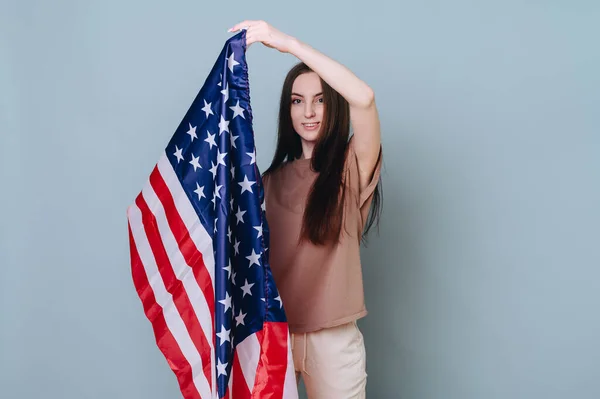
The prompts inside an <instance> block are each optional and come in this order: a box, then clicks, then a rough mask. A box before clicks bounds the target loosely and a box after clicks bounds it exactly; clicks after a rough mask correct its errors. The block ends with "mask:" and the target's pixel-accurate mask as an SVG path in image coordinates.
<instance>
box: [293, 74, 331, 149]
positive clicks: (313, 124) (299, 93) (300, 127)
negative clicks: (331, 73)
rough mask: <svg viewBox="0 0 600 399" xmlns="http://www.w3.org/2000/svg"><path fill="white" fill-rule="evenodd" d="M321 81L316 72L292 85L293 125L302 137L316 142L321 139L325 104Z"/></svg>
mask: <svg viewBox="0 0 600 399" xmlns="http://www.w3.org/2000/svg"><path fill="white" fill-rule="evenodd" d="M323 101H324V99H323V93H322V87H321V80H320V79H319V75H317V74H316V73H315V72H308V73H303V74H301V75H300V76H298V77H297V78H296V80H295V81H294V84H293V85H292V105H291V107H290V108H291V115H292V125H293V126H294V130H296V132H297V133H298V134H299V135H300V137H301V138H302V139H303V140H304V141H307V142H314V141H316V140H317V137H319V132H320V130H321V125H322V123H321V122H322V121H323V113H324V109H325V107H324V104H323Z"/></svg>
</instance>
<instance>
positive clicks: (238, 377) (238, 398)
mask: <svg viewBox="0 0 600 399" xmlns="http://www.w3.org/2000/svg"><path fill="white" fill-rule="evenodd" d="M231 378H233V384H232V388H231V397H232V398H235V399H250V389H248V383H247V382H246V378H245V377H244V373H243V372H242V366H241V364H240V360H239V358H238V356H237V353H235V354H234V355H233V367H232V368H231Z"/></svg>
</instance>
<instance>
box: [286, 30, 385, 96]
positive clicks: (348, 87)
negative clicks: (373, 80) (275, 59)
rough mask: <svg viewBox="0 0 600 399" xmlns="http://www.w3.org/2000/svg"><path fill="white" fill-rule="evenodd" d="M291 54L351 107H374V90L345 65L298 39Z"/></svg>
mask: <svg viewBox="0 0 600 399" xmlns="http://www.w3.org/2000/svg"><path fill="white" fill-rule="evenodd" d="M290 54H292V55H294V56H296V57H297V58H298V59H300V61H302V62H304V63H305V64H306V65H307V66H308V67H309V68H311V69H312V70H313V71H315V72H316V73H317V74H318V75H319V76H320V77H321V78H322V79H323V80H324V81H325V82H327V84H328V85H329V86H331V87H332V88H333V89H334V90H336V91H337V92H338V93H340V95H341V96H342V97H344V98H345V99H346V101H348V103H349V104H350V106H352V107H361V108H366V107H369V106H371V105H372V103H373V100H374V94H373V90H372V89H371V88H370V87H369V86H368V85H367V84H366V83H365V82H363V81H362V80H361V79H359V78H358V77H357V76H356V75H355V74H354V73H352V71H350V70H349V69H348V68H347V67H345V66H344V65H342V64H340V63H339V62H337V61H335V60H333V59H331V58H330V57H328V56H326V55H325V54H323V53H321V52H319V51H317V50H316V49H314V48H312V47H311V46H309V45H308V44H306V43H304V42H301V41H300V40H298V39H296V38H293V39H292V44H291V45H290Z"/></svg>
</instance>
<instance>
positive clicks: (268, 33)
mask: <svg viewBox="0 0 600 399" xmlns="http://www.w3.org/2000/svg"><path fill="white" fill-rule="evenodd" d="M242 28H246V48H249V47H250V45H252V43H254V42H261V43H262V44H264V45H265V46H267V47H270V48H274V49H277V50H279V51H280V52H282V53H289V52H290V50H291V47H292V45H293V43H294V41H295V40H296V39H295V38H294V37H292V36H289V35H286V34H285V33H283V32H281V31H279V30H277V29H275V28H274V27H272V26H271V25H269V24H268V23H266V22H265V21H251V20H246V21H243V22H240V23H238V24H235V25H234V26H233V27H232V28H230V29H229V30H227V32H236V31H238V30H240V29H242Z"/></svg>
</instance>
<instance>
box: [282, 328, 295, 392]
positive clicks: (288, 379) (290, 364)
mask: <svg viewBox="0 0 600 399" xmlns="http://www.w3.org/2000/svg"><path fill="white" fill-rule="evenodd" d="M291 345H292V341H291V336H290V334H289V333H288V339H287V349H288V350H287V359H288V361H287V371H286V372H285V382H284V384H283V399H298V385H297V384H296V371H295V369H294V358H293V355H292V347H291Z"/></svg>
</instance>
